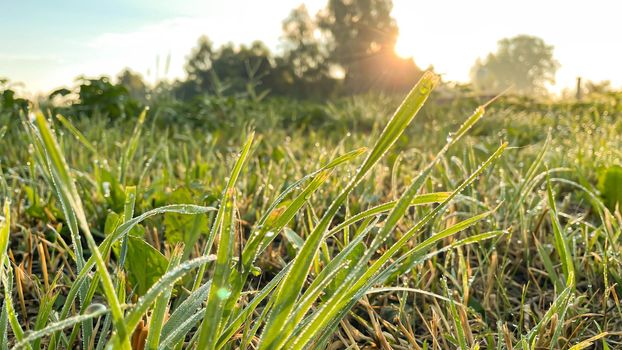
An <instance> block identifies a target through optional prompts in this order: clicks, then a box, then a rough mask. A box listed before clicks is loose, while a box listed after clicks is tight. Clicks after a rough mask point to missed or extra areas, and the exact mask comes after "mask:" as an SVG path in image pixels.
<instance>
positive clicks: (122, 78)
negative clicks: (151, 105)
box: [117, 68, 147, 103]
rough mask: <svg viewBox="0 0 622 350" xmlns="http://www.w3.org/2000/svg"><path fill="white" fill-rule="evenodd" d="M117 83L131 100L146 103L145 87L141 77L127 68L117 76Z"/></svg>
mask: <svg viewBox="0 0 622 350" xmlns="http://www.w3.org/2000/svg"><path fill="white" fill-rule="evenodd" d="M117 82H118V83H119V84H120V85H122V86H124V87H125V88H126V89H127V91H128V92H129V94H130V96H131V97H132V98H133V99H136V100H138V101H141V102H143V103H145V102H146V101H147V85H145V82H144V81H143V77H142V76H141V75H140V74H138V73H134V72H132V71H131V70H130V69H129V68H125V69H124V70H123V71H121V73H119V75H118V76H117Z"/></svg>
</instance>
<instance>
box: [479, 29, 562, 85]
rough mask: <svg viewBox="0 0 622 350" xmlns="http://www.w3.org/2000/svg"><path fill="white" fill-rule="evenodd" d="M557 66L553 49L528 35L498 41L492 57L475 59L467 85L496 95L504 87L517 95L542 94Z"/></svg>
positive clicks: (553, 79)
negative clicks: (510, 88)
mask: <svg viewBox="0 0 622 350" xmlns="http://www.w3.org/2000/svg"><path fill="white" fill-rule="evenodd" d="M557 68H559V63H558V62H557V61H556V60H555V59H554V57H553V46H551V45H547V44H546V43H545V42H544V40H542V39H540V38H538V37H535V36H529V35H519V36H516V37H513V38H506V39H502V40H500V41H499V43H498V48H497V52H496V53H490V54H488V56H487V57H486V58H485V59H483V60H482V59H478V60H477V61H476V62H475V65H474V66H473V68H472V69H471V81H472V83H473V85H474V87H475V88H476V89H478V90H480V91H485V92H488V93H497V92H500V91H502V90H504V89H506V88H508V87H510V86H511V87H512V89H513V91H514V92H517V93H520V94H537V93H543V92H546V84H547V83H555V72H556V71H557Z"/></svg>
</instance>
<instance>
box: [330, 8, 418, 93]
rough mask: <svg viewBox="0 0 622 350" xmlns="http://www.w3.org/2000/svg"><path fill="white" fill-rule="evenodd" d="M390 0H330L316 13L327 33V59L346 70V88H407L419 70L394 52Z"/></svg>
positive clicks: (396, 34) (351, 90) (395, 33)
mask: <svg viewBox="0 0 622 350" xmlns="http://www.w3.org/2000/svg"><path fill="white" fill-rule="evenodd" d="M392 8H393V4H392V2H391V0H329V2H328V6H327V7H326V9H325V10H324V12H323V13H321V14H320V15H319V20H320V26H321V27H322V28H323V29H324V30H325V31H326V32H328V34H329V38H330V42H329V50H330V56H329V59H330V61H331V63H333V64H337V65H339V66H340V67H341V69H343V71H344V74H345V85H346V89H347V90H348V91H349V92H364V91H367V90H370V89H379V90H390V91H395V90H404V89H408V88H410V87H411V86H412V85H413V84H414V83H415V82H416V79H417V78H418V77H419V75H420V73H421V71H420V70H419V69H418V68H417V66H416V65H415V63H414V62H413V60H412V59H402V58H400V57H398V56H397V55H396V54H395V43H396V41H397V36H398V33H399V32H398V27H397V24H396V22H395V20H394V19H393V18H392V17H391V10H392Z"/></svg>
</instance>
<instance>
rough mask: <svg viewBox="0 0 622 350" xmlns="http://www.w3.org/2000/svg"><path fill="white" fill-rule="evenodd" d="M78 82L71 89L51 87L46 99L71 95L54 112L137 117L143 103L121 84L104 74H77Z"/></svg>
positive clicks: (115, 117)
mask: <svg viewBox="0 0 622 350" xmlns="http://www.w3.org/2000/svg"><path fill="white" fill-rule="evenodd" d="M77 81H78V82H79V85H78V86H77V87H76V88H75V89H74V91H72V90H69V89H66V88H62V89H58V90H55V91H53V92H52V93H51V94H50V95H49V97H48V100H49V101H54V100H56V99H57V98H59V97H64V98H68V97H74V98H71V101H69V102H70V104H69V105H67V106H66V107H59V108H55V110H54V111H53V113H57V112H59V113H63V114H69V115H75V116H86V117H91V116H93V115H94V114H103V115H105V116H107V117H109V118H110V119H118V118H125V117H137V116H138V114H139V113H140V111H141V109H142V108H143V106H142V104H141V103H140V102H139V101H137V100H135V99H134V98H132V96H130V93H129V92H128V90H127V89H126V88H125V86H123V85H121V84H113V83H112V82H111V81H110V78H108V77H106V76H102V77H99V78H97V79H88V78H85V77H78V78H77Z"/></svg>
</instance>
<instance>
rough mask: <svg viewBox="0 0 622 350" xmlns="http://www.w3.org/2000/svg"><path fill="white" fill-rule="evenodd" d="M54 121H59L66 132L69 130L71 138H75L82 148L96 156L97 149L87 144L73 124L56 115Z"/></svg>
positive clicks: (86, 140) (87, 141)
mask: <svg viewBox="0 0 622 350" xmlns="http://www.w3.org/2000/svg"><path fill="white" fill-rule="evenodd" d="M56 119H58V121H60V123H61V124H63V126H64V127H65V128H67V130H69V132H70V133H72V134H73V136H75V138H76V139H77V140H78V141H80V143H81V144H82V145H83V146H84V147H86V148H87V149H88V150H89V151H91V152H92V153H93V154H95V155H97V149H96V148H95V146H93V144H92V143H91V142H89V140H88V139H87V138H86V137H85V136H84V134H82V133H81V132H80V130H78V129H77V128H76V127H75V126H73V124H72V123H71V122H70V121H69V120H67V118H65V117H64V116H63V115H61V114H57V115H56Z"/></svg>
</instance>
